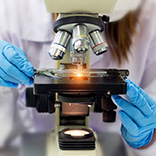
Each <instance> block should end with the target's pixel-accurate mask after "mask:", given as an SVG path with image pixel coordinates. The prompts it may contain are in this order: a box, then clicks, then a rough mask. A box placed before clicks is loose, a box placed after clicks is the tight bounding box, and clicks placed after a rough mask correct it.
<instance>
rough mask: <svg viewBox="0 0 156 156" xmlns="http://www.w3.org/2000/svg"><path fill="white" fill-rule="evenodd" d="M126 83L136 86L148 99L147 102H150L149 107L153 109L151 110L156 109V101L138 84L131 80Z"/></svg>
mask: <svg viewBox="0 0 156 156" xmlns="http://www.w3.org/2000/svg"><path fill="white" fill-rule="evenodd" d="M125 81H126V82H127V84H132V85H134V87H135V88H137V89H138V90H139V92H140V94H142V95H143V96H144V97H146V101H147V102H148V104H149V106H150V107H151V109H152V108H153V109H156V104H155V100H154V99H153V98H151V97H150V96H149V95H148V94H147V93H146V92H145V91H144V90H143V89H141V88H140V87H139V86H138V85H137V84H135V83H134V82H133V81H131V80H130V79H125Z"/></svg>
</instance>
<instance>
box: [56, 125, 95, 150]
mask: <svg viewBox="0 0 156 156" xmlns="http://www.w3.org/2000/svg"><path fill="white" fill-rule="evenodd" d="M58 136H59V138H58V142H59V147H60V149H61V150H94V149H95V140H96V139H95V137H94V133H93V132H92V131H91V130H90V129H86V128H82V129H69V128H66V129H63V130H61V131H59V133H58Z"/></svg>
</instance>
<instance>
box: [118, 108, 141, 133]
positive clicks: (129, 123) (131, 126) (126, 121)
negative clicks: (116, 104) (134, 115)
mask: <svg viewBox="0 0 156 156" xmlns="http://www.w3.org/2000/svg"><path fill="white" fill-rule="evenodd" d="M118 114H119V118H120V120H121V122H122V124H123V125H124V127H125V128H126V129H127V131H129V132H131V135H133V136H137V135H138V132H139V127H138V126H137V125H136V124H135V123H134V122H133V120H132V119H131V118H130V117H129V116H128V115H127V114H126V113H125V112H124V111H122V110H120V111H119V113H118Z"/></svg>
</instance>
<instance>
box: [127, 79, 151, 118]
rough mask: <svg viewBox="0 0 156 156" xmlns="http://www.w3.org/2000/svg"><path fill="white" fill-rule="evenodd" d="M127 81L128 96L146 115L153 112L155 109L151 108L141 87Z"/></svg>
mask: <svg viewBox="0 0 156 156" xmlns="http://www.w3.org/2000/svg"><path fill="white" fill-rule="evenodd" d="M126 82H127V96H128V98H129V100H130V101H131V103H132V104H133V105H134V106H136V107H137V108H138V109H139V110H140V111H141V112H142V113H143V114H144V115H145V116H150V115H151V114H152V113H153V109H151V107H150V105H149V103H148V102H147V101H146V97H144V96H143V95H142V94H141V93H140V89H139V88H140V87H138V88H137V87H136V86H135V85H134V84H132V83H130V81H128V80H126Z"/></svg>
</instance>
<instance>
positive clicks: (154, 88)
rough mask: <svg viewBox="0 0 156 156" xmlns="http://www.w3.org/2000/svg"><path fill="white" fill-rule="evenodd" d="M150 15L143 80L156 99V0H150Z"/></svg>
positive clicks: (142, 82)
mask: <svg viewBox="0 0 156 156" xmlns="http://www.w3.org/2000/svg"><path fill="white" fill-rule="evenodd" d="M150 2H151V3H150V7H149V8H150V15H151V16H150V17H149V24H150V27H149V38H147V40H150V42H149V43H150V44H149V46H148V47H149V48H148V49H147V50H148V56H147V60H146V66H145V69H144V73H143V76H142V80H141V84H140V86H141V88H143V89H144V90H145V91H146V92H147V93H148V94H149V95H150V96H152V97H153V98H154V99H156V20H155V17H156V2H155V1H154V0H150Z"/></svg>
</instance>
